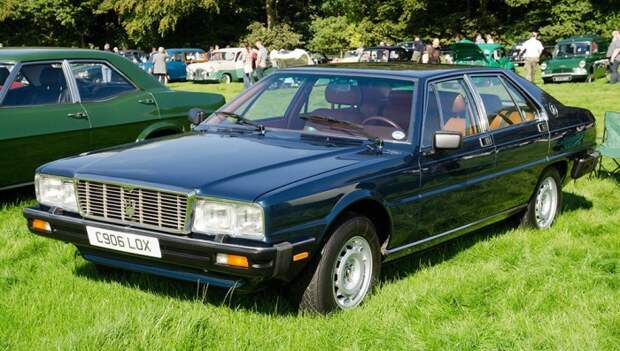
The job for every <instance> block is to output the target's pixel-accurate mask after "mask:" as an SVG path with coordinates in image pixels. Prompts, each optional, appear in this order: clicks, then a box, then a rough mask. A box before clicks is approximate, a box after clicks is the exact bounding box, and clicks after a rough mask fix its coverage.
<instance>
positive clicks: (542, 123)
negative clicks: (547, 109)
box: [536, 122, 549, 133]
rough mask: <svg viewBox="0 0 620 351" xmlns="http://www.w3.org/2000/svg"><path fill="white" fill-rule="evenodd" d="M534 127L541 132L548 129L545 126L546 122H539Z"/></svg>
mask: <svg viewBox="0 0 620 351" xmlns="http://www.w3.org/2000/svg"><path fill="white" fill-rule="evenodd" d="M536 127H538V131H539V132H541V133H546V132H548V131H549V128H548V127H547V122H539V123H538V124H537V125H536Z"/></svg>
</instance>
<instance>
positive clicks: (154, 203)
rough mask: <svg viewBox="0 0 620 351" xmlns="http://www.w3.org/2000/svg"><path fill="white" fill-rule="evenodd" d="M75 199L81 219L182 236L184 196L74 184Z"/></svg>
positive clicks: (127, 188) (129, 187)
mask: <svg viewBox="0 0 620 351" xmlns="http://www.w3.org/2000/svg"><path fill="white" fill-rule="evenodd" d="M77 197H78V203H79V206H80V212H81V213H82V215H83V216H84V217H90V218H95V219H101V220H104V221H110V222H116V223H125V224H132V225H136V226H142V227H147V228H155V229H159V230H162V231H167V232H175V233H185V232H186V228H187V226H186V222H187V212H188V206H187V203H188V198H187V195H185V194H175V193H172V192H164V191H158V190H151V189H144V188H138V187H131V186H122V185H116V184H109V183H99V182H92V181H85V180H78V181H77Z"/></svg>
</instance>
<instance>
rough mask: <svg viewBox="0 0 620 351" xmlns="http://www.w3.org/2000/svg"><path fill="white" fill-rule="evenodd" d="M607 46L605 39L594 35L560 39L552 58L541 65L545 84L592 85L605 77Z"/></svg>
mask: <svg viewBox="0 0 620 351" xmlns="http://www.w3.org/2000/svg"><path fill="white" fill-rule="evenodd" d="M608 46H609V43H608V41H607V40H606V39H604V38H602V37H599V36H592V35H590V36H574V37H570V38H568V39H564V40H560V41H559V42H558V44H557V45H556V46H555V48H554V50H553V58H552V59H551V60H548V61H546V62H544V63H542V64H541V65H540V69H541V70H542V79H543V82H545V83H551V82H573V81H582V82H592V81H593V80H594V79H596V78H601V77H605V75H606V74H607V60H606V58H605V55H606V51H607V47H608Z"/></svg>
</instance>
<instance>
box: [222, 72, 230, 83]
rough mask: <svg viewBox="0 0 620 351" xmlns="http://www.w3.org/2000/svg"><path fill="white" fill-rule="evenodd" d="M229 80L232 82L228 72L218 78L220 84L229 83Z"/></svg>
mask: <svg viewBox="0 0 620 351" xmlns="http://www.w3.org/2000/svg"><path fill="white" fill-rule="evenodd" d="M230 82H232V78H231V77H230V74H227V73H225V74H224V75H222V78H220V83H222V84H230Z"/></svg>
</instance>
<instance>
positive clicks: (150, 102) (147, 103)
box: [138, 99, 155, 105]
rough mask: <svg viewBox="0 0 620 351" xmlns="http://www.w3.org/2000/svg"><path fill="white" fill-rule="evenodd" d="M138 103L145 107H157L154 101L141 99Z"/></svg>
mask: <svg viewBox="0 0 620 351" xmlns="http://www.w3.org/2000/svg"><path fill="white" fill-rule="evenodd" d="M138 102H139V103H141V104H143V105H155V100H153V99H140V100H138Z"/></svg>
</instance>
